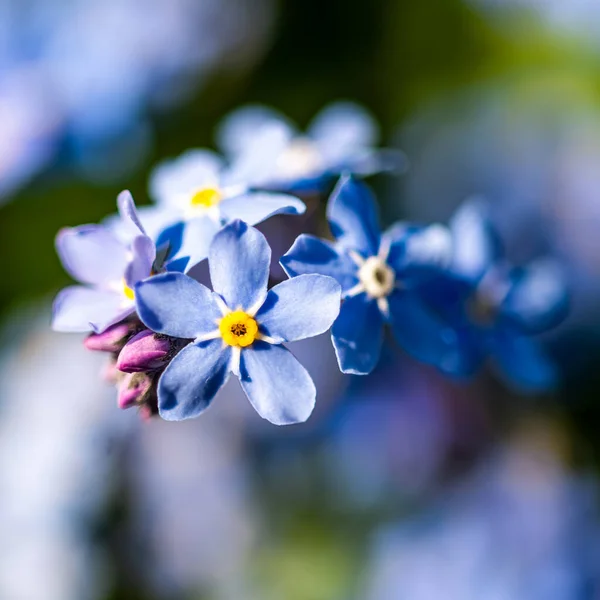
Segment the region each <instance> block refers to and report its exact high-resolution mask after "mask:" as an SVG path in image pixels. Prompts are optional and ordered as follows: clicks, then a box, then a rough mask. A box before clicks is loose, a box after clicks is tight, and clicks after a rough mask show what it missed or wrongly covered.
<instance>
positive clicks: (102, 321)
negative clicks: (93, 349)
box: [52, 285, 135, 333]
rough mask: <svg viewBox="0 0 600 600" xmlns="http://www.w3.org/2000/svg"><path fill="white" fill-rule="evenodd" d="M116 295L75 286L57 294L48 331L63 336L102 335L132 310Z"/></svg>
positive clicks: (131, 304) (132, 308)
mask: <svg viewBox="0 0 600 600" xmlns="http://www.w3.org/2000/svg"><path fill="white" fill-rule="evenodd" d="M123 300H124V298H123V296H121V295H120V294H118V293H116V292H111V291H105V290H97V289H93V288H87V287H83V286H79V285H75V286H71V287H68V288H65V289H64V290H61V292H60V293H59V294H58V295H57V296H56V299H55V300H54V304H53V306H52V329H54V330H55V331H63V332H77V331H92V330H93V331H96V332H98V333H100V332H102V331H104V330H105V329H106V328H107V327H109V326H110V325H113V324H114V323H117V322H118V321H121V320H122V319H124V318H125V317H126V316H128V315H130V314H131V313H132V312H133V311H134V309H135V307H134V305H133V302H131V303H130V304H128V305H127V304H126V303H124V302H123Z"/></svg>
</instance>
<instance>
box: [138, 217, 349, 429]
mask: <svg viewBox="0 0 600 600" xmlns="http://www.w3.org/2000/svg"><path fill="white" fill-rule="evenodd" d="M270 260H271V249H270V247H269V245H268V244H267V241H266V239H265V237H264V236H263V235H262V234H261V233H260V232H259V231H257V230H256V229H254V228H252V227H249V226H248V225H247V224H246V223H243V222H242V221H239V220H236V221H233V222H232V223H230V224H229V225H227V226H225V227H224V228H223V229H222V230H221V231H220V232H219V233H218V234H217V235H216V236H215V237H214V239H213V242H212V244H211V246H210V251H209V258H208V264H209V269H210V277H211V280H212V285H213V288H214V291H210V290H209V289H208V288H207V287H205V286H203V285H202V284H200V283H198V282H197V281H195V280H194V279H192V278H190V277H188V276H186V275H183V274H179V273H165V274H161V275H157V276H156V277H152V278H151V279H148V280H146V281H142V282H140V283H138V285H137V286H136V300H137V308H138V314H139V316H140V318H141V319H142V321H143V322H144V323H145V324H146V326H147V327H149V328H150V329H152V330H153V331H156V332H158V333H163V334H166V335H169V336H173V337H177V338H190V339H193V340H194V341H193V342H192V343H191V344H189V345H188V346H187V347H185V348H184V349H183V350H182V351H181V352H180V353H179V354H177V355H176V356H175V358H174V359H173V360H172V362H171V363H170V364H169V366H168V367H167V368H166V370H165V371H164V373H163V374H162V376H161V378H160V381H159V385H158V402H159V411H160V414H161V416H162V417H163V418H164V419H167V420H171V421H179V420H182V419H188V418H191V417H196V416H198V415H199V414H201V413H202V412H203V411H204V410H205V409H206V408H207V407H208V406H209V405H210V403H211V402H212V400H213V398H214V397H215V395H216V394H217V392H218V391H219V390H220V389H221V387H222V386H223V385H224V384H225V382H226V381H227V379H228V377H229V374H230V373H234V374H235V375H237V376H238V377H239V380H240V384H241V386H242V388H243V390H244V392H245V393H246V395H247V396H248V399H249V400H250V402H251V404H252V406H253V407H254V408H255V409H256V411H257V412H258V413H259V414H260V415H261V417H263V418H265V419H268V420H269V421H271V422H272V423H275V424H278V425H285V424H289V423H298V422H302V421H305V420H306V419H307V418H308V417H309V415H310V414H311V412H312V409H313V407H314V403H315V396H316V391H315V386H314V384H313V382H312V379H311V378H310V376H309V374H308V372H307V371H306V369H304V367H303V366H302V365H301V364H300V363H299V362H298V361H297V360H296V359H295V358H294V356H293V355H292V353H291V352H290V351H289V350H287V349H286V348H285V347H284V346H283V345H282V344H283V343H284V342H293V341H296V340H301V339H304V338H309V337H313V336H315V335H319V334H321V333H323V332H325V331H327V330H328V329H329V327H330V326H331V324H332V323H333V321H334V320H335V318H336V317H337V315H338V312H339V306H340V294H341V290H340V286H339V284H338V283H337V282H336V281H335V280H334V279H332V278H330V277H324V276H321V275H310V276H309V275H307V276H304V277H297V278H294V279H289V280H287V281H284V282H283V283H280V284H279V285H276V286H275V287H274V288H272V289H271V290H270V291H267V281H268V278H269V265H270Z"/></svg>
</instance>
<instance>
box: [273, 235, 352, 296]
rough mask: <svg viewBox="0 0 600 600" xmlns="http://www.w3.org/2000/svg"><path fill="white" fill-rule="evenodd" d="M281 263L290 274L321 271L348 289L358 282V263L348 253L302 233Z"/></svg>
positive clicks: (345, 289)
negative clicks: (340, 251)
mask: <svg viewBox="0 0 600 600" xmlns="http://www.w3.org/2000/svg"><path fill="white" fill-rule="evenodd" d="M279 264H281V266H282V267H283V270H284V271H285V272H286V273H287V274H288V275H289V276H290V277H296V276H297V275H304V274H307V273H319V274H321V275H329V276H330V277H333V278H335V279H336V280H337V281H338V282H339V283H340V285H341V286H342V290H343V291H348V290H349V289H351V288H353V287H354V286H355V285H356V284H357V283H358V278H357V276H356V273H357V266H356V263H355V262H354V261H353V260H352V259H351V258H350V257H349V256H348V255H347V254H346V253H339V252H338V251H337V249H336V248H335V246H334V245H333V244H331V243H330V242H327V241H325V240H321V239H319V238H316V237H314V236H312V235H306V234H302V235H300V236H298V237H297V238H296V241H295V242H294V244H293V245H292V247H291V248H290V249H289V250H288V251H287V252H286V253H285V254H284V255H283V256H282V257H281V260H280V261H279Z"/></svg>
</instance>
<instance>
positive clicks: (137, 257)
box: [125, 235, 156, 288]
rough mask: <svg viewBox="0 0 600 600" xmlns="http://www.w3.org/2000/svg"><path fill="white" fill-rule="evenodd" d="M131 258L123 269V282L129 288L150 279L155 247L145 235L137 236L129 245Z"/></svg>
mask: <svg viewBox="0 0 600 600" xmlns="http://www.w3.org/2000/svg"><path fill="white" fill-rule="evenodd" d="M131 251H132V253H133V258H132V260H131V262H130V263H129V264H128V265H127V269H125V281H126V283H127V285H128V286H129V287H130V288H133V286H134V285H135V284H136V283H137V282H138V281H141V280H142V279H146V277H150V274H151V273H152V265H153V264H154V259H155V258H156V246H155V245H154V242H153V241H152V240H151V239H150V238H149V237H148V236H147V235H138V236H137V237H136V238H135V239H134V240H133V242H132V243H131Z"/></svg>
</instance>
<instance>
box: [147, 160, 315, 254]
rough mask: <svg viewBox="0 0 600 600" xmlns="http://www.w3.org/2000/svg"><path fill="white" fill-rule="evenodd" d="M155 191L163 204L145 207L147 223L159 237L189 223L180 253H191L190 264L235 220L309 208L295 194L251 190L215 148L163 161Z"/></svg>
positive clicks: (153, 181)
mask: <svg viewBox="0 0 600 600" xmlns="http://www.w3.org/2000/svg"><path fill="white" fill-rule="evenodd" d="M150 194H151V196H152V197H153V198H154V199H155V200H156V202H157V206H150V207H143V208H141V209H140V210H139V213H140V216H141V219H142V222H143V223H144V225H145V227H146V228H147V230H148V232H149V234H150V235H151V237H153V238H154V239H157V240H158V239H160V234H161V232H163V231H164V230H165V229H166V228H169V226H172V225H175V224H178V223H179V224H184V227H182V228H181V229H180V234H181V239H180V240H179V242H178V244H177V246H178V248H177V249H178V253H177V256H186V257H189V264H190V266H193V265H195V264H197V263H198V262H200V261H201V260H203V259H205V258H206V257H207V255H208V249H209V247H210V243H211V241H212V238H213V237H214V235H215V234H216V233H217V231H219V229H220V228H221V227H222V226H223V225H224V224H226V223H228V222H230V221H233V220H234V219H240V220H242V221H245V222H246V223H249V224H250V225H255V224H257V223H260V222H262V221H264V220H265V219H268V218H269V217H271V216H273V215H276V214H292V215H299V214H302V213H303V212H304V211H305V210H306V206H305V205H304V203H303V202H302V201H301V200H299V199H298V198H295V197H294V196H290V195H288V194H276V193H270V192H256V191H251V190H249V187H248V185H247V182H246V181H244V180H243V179H242V178H240V177H238V176H237V175H236V174H235V173H234V172H233V171H231V170H230V169H226V168H225V167H224V164H223V161H222V159H221V158H220V157H219V156H218V155H217V154H215V153H213V152H210V151H209V150H189V151H187V152H185V153H184V154H182V155H181V156H179V157H178V158H176V159H174V160H170V161H165V162H163V163H161V164H160V165H158V166H157V167H156V168H155V169H154V171H153V173H152V175H151V178H150Z"/></svg>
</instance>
